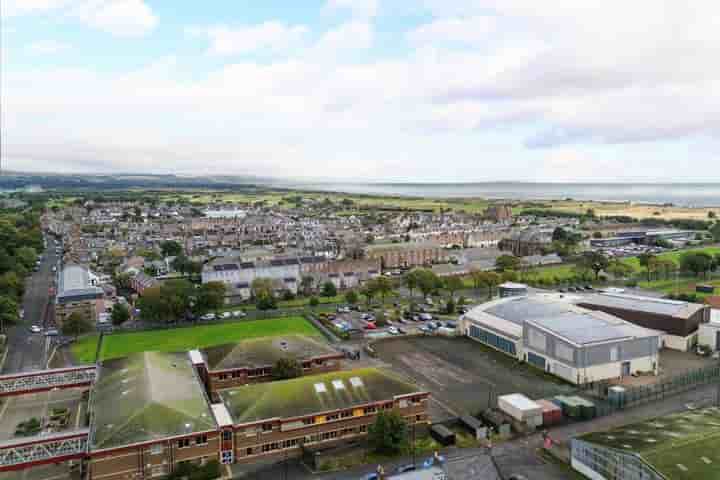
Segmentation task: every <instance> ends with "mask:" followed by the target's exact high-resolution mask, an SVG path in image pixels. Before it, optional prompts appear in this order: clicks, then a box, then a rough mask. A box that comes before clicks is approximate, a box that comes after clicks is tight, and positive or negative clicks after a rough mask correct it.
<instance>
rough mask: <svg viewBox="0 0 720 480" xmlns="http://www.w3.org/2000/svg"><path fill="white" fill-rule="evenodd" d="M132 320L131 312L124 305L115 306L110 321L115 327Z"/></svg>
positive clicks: (117, 304)
mask: <svg viewBox="0 0 720 480" xmlns="http://www.w3.org/2000/svg"><path fill="white" fill-rule="evenodd" d="M128 320H130V311H129V310H128V308H127V307H126V306H125V305H123V304H122V303H116V304H115V305H113V307H112V310H111V311H110V321H111V322H112V324H113V325H122V324H123V323H125V322H127V321H128Z"/></svg>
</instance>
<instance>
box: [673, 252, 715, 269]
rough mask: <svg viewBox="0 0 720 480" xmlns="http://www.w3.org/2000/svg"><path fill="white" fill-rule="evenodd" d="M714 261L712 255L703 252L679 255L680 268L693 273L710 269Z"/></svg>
mask: <svg viewBox="0 0 720 480" xmlns="http://www.w3.org/2000/svg"><path fill="white" fill-rule="evenodd" d="M714 263H715V260H714V259H713V257H712V255H710V254H709V253H705V252H688V253H686V254H684V255H682V256H681V257H680V268H681V269H682V270H684V271H686V272H693V273H694V274H695V275H700V274H701V273H702V274H705V273H707V272H709V271H711V270H712V269H713V266H714Z"/></svg>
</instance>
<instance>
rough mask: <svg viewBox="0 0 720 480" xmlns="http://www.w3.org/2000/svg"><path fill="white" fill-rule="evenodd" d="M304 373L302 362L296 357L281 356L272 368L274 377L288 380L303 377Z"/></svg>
mask: <svg viewBox="0 0 720 480" xmlns="http://www.w3.org/2000/svg"><path fill="white" fill-rule="evenodd" d="M302 374H303V367H302V363H300V362H298V361H297V360H296V359H294V358H280V359H278V361H276V362H275V365H273V368H272V377H273V378H274V379H275V380H288V379H290V378H297V377H301V376H302Z"/></svg>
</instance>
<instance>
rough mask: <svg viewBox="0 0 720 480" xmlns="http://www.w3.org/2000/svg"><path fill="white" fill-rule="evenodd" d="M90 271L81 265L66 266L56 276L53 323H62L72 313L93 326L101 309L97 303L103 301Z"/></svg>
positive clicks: (100, 291) (101, 293) (100, 289)
mask: <svg viewBox="0 0 720 480" xmlns="http://www.w3.org/2000/svg"><path fill="white" fill-rule="evenodd" d="M96 283H97V281H96V278H95V277H94V275H92V274H91V273H90V271H89V270H88V269H87V268H86V267H83V266H81V265H75V264H71V265H67V266H66V267H65V268H63V269H62V271H61V272H60V274H59V275H58V290H57V295H56V297H55V321H56V323H57V324H58V325H60V326H62V323H63V322H64V321H65V319H66V318H67V317H69V316H70V315H71V314H72V313H73V312H78V313H80V314H81V315H82V316H83V317H85V318H87V319H88V320H90V321H92V323H93V324H94V323H95V322H96V321H97V318H98V311H101V310H102V308H100V307H99V306H98V302H101V301H102V299H103V289H102V288H100V287H99V286H97V285H96Z"/></svg>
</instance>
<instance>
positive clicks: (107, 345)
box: [72, 317, 320, 363]
mask: <svg viewBox="0 0 720 480" xmlns="http://www.w3.org/2000/svg"><path fill="white" fill-rule="evenodd" d="M290 334H297V335H308V336H317V335H320V333H319V332H318V331H317V330H316V329H315V327H313V326H312V325H311V324H310V323H309V322H308V321H307V320H305V319H304V318H301V317H287V318H276V319H268V320H249V321H244V322H232V323H226V324H220V325H200V326H195V327H180V328H174V329H167V330H149V331H145V332H129V333H115V334H111V335H105V337H104V339H103V344H102V347H101V350H100V359H101V360H107V359H109V358H118V357H124V356H127V355H129V354H132V353H137V352H144V351H162V352H181V351H184V350H191V349H193V348H203V347H209V346H212V345H220V344H223V343H232V342H237V341H240V340H244V339H247V338H257V337H270V336H276V335H290ZM97 341H98V336H97V335H91V336H88V337H85V338H83V339H81V340H80V341H78V342H76V343H75V344H74V345H73V346H72V352H73V354H74V355H75V357H76V359H77V361H78V362H81V363H92V362H94V361H95V350H96V348H97Z"/></svg>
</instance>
